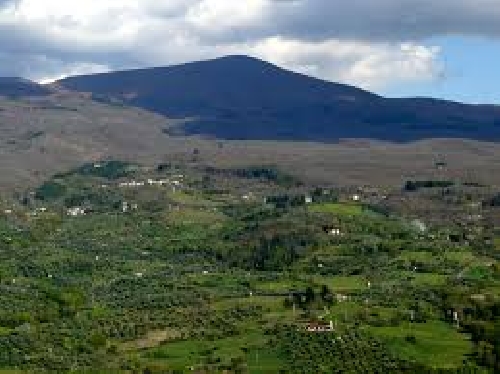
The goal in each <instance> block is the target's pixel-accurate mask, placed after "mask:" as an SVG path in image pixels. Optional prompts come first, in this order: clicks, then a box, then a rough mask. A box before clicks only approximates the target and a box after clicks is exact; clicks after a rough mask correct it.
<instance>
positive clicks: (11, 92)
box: [0, 77, 51, 98]
mask: <svg viewBox="0 0 500 374" xmlns="http://www.w3.org/2000/svg"><path fill="white" fill-rule="evenodd" d="M50 93H51V91H50V90H49V89H48V88H46V87H44V86H42V85H39V84H37V83H34V82H31V81H29V80H26V79H22V78H10V77H0V96H4V97H9V98H20V97H28V96H45V95H49V94H50Z"/></svg>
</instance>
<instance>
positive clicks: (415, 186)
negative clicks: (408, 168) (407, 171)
mask: <svg viewBox="0 0 500 374" xmlns="http://www.w3.org/2000/svg"><path fill="white" fill-rule="evenodd" d="M454 185H455V182H453V181H442V180H421V181H413V180H409V181H406V183H405V185H404V190H405V191H418V190H420V189H422V188H448V187H452V186H454Z"/></svg>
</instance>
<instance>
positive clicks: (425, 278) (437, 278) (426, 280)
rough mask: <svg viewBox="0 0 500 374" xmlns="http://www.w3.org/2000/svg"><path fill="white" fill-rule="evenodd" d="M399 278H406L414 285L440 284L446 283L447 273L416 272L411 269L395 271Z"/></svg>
mask: <svg viewBox="0 0 500 374" xmlns="http://www.w3.org/2000/svg"><path fill="white" fill-rule="evenodd" d="M397 274H398V276H399V277H401V279H408V280H410V282H411V283H412V284H413V285H416V286H442V285H444V284H446V281H447V279H448V276H447V275H444V274H436V273H416V272H411V271H400V272H398V273H397Z"/></svg>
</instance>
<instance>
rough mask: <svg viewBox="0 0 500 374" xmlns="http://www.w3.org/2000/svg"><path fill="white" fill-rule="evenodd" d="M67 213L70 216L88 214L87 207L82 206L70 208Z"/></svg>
mask: <svg viewBox="0 0 500 374" xmlns="http://www.w3.org/2000/svg"><path fill="white" fill-rule="evenodd" d="M66 214H67V215H68V216H70V217H78V216H84V215H85V214H86V211H85V209H83V208H81V207H74V208H68V210H66Z"/></svg>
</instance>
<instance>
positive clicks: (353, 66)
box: [252, 37, 444, 89]
mask: <svg viewBox="0 0 500 374" xmlns="http://www.w3.org/2000/svg"><path fill="white" fill-rule="evenodd" d="M252 51H253V54H255V55H256V56H259V57H262V58H264V59H267V60H270V61H272V62H275V63H277V64H278V65H281V66H288V67H291V68H292V69H293V70H295V71H299V72H302V73H305V74H308V75H312V76H315V77H319V78H327V79H329V80H334V81H339V82H343V83H349V84H355V85H357V86H360V87H363V88H366V89H379V88H382V87H384V86H387V85H388V84H390V83H392V82H401V81H406V82H411V81H425V80H432V79H436V78H438V77H439V76H441V75H442V72H443V69H444V67H443V65H442V63H441V62H440V60H439V52H440V50H439V48H438V47H427V46H422V45H417V44H412V43H401V44H397V43H396V44H388V43H366V42H354V41H342V40H326V41H322V42H304V41H297V40H293V39H290V40H288V39H283V38H280V37H275V38H270V39H266V40H264V41H262V42H259V43H258V44H257V45H256V46H255V47H254V48H253V49H252Z"/></svg>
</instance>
